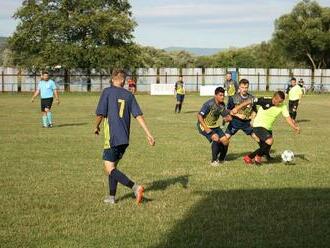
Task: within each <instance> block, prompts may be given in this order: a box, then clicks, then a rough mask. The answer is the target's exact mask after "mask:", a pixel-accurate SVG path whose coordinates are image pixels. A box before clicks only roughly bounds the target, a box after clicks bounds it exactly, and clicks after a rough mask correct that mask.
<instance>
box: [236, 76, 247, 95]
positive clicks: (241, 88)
mask: <svg viewBox="0 0 330 248" xmlns="http://www.w3.org/2000/svg"><path fill="white" fill-rule="evenodd" d="M238 87H239V92H240V93H241V95H243V96H245V95H246V94H247V92H248V90H249V80H247V79H245V78H243V79H241V80H240V81H239V86H238Z"/></svg>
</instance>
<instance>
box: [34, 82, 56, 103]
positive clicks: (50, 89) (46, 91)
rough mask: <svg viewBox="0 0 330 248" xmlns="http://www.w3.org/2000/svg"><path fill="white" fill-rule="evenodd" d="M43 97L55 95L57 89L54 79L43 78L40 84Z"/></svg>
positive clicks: (39, 87)
mask: <svg viewBox="0 0 330 248" xmlns="http://www.w3.org/2000/svg"><path fill="white" fill-rule="evenodd" d="M38 89H39V91H40V97H41V99H44V98H51V97H53V96H54V90H56V84H55V82H54V81H53V80H51V79H50V80H48V81H45V80H41V81H40V82H39V85H38Z"/></svg>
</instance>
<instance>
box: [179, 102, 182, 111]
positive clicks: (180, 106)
mask: <svg viewBox="0 0 330 248" xmlns="http://www.w3.org/2000/svg"><path fill="white" fill-rule="evenodd" d="M181 108H182V103H180V104H179V113H180V112H181Z"/></svg>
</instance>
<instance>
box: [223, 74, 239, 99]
mask: <svg viewBox="0 0 330 248" xmlns="http://www.w3.org/2000/svg"><path fill="white" fill-rule="evenodd" d="M224 88H225V89H226V91H227V95H228V96H233V95H235V94H236V93H237V91H238V84H237V82H236V81H235V80H233V79H232V75H231V72H227V73H226V77H225V82H224Z"/></svg>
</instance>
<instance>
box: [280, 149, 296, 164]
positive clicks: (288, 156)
mask: <svg viewBox="0 0 330 248" xmlns="http://www.w3.org/2000/svg"><path fill="white" fill-rule="evenodd" d="M281 158H282V161H283V162H284V163H290V162H292V161H293V159H294V153H293V152H292V151H290V150H285V151H284V152H282V154H281Z"/></svg>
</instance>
